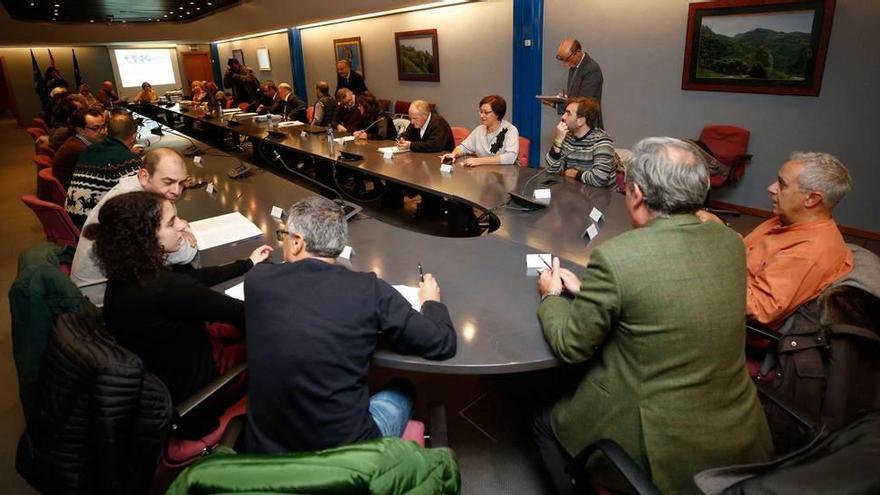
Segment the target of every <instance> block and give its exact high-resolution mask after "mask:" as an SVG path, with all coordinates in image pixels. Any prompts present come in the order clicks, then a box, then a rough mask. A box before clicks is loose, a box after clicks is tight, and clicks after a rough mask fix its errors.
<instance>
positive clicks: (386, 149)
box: [376, 146, 409, 155]
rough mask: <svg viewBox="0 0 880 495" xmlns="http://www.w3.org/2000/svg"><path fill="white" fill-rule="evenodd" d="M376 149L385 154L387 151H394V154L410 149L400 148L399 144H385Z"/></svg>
mask: <svg viewBox="0 0 880 495" xmlns="http://www.w3.org/2000/svg"><path fill="white" fill-rule="evenodd" d="M376 151H378V152H379V153H382V154H383V155H384V154H385V153H392V154H397V153H406V152H407V151H409V149H407V148H398V147H397V146H383V147H381V148H377V149H376Z"/></svg>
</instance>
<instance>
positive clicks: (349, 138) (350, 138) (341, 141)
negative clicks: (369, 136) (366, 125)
mask: <svg viewBox="0 0 880 495" xmlns="http://www.w3.org/2000/svg"><path fill="white" fill-rule="evenodd" d="M334 141H336V143H337V144H345V143H347V142H349V141H354V136H343V137H338V138H336V139H334Z"/></svg>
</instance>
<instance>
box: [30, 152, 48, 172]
mask: <svg viewBox="0 0 880 495" xmlns="http://www.w3.org/2000/svg"><path fill="white" fill-rule="evenodd" d="M34 165H35V166H36V167H37V172H39V171H40V170H42V169H44V168H52V157H51V156H49V155H34Z"/></svg>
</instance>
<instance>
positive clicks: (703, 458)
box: [535, 138, 772, 493]
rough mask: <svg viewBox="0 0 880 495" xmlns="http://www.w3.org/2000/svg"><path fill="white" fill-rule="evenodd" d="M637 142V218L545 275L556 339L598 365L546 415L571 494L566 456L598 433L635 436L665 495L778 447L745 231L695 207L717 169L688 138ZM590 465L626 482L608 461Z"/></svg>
mask: <svg viewBox="0 0 880 495" xmlns="http://www.w3.org/2000/svg"><path fill="white" fill-rule="evenodd" d="M633 152H634V155H635V156H634V160H633V162H632V164H631V165H630V166H629V167H628V168H627V172H626V205H627V211H628V213H629V216H630V219H631V221H632V224H633V226H634V227H635V229H634V230H631V231H629V232H626V233H624V234H621V235H619V236H617V237H615V238H613V239H610V240H608V241H606V242H605V243H603V244H602V245H601V246H599V247H597V248H596V249H594V250H593V252H592V254H591V257H590V262H589V264H588V265H587V269H586V273H585V274H584V276H583V278H582V279H581V280H578V278H577V276H575V275H574V274H573V273H572V272H570V271H568V270H565V269H562V268H560V267H559V260H558V259H555V260H553V266H552V268H551V269H549V270H546V271H544V273H542V274H541V277H540V278H539V281H538V292H540V294H541V297H542V302H541V304H540V306H539V308H538V319H539V320H540V322H541V327H542V328H543V331H544V337H545V338H546V339H547V342H548V343H549V344H550V348H551V349H552V350H553V353H554V354H555V355H556V356H557V357H558V358H559V359H560V360H562V361H564V362H566V363H584V362H585V364H586V368H585V369H586V371H585V374H584V376H583V377H582V379H581V380H580V383H579V384H578V386H577V388H576V389H575V390H574V392H573V393H572V394H571V395H568V396H565V397H563V398H562V399H561V400H559V401H558V402H557V403H556V405H554V406H553V407H552V408H551V409H546V410H544V411H542V412H541V413H539V415H538V417H537V418H536V421H535V434H536V441H537V443H538V446H539V449H540V451H541V454H542V457H543V458H544V462H545V465H546V466H547V468H548V471H549V472H550V474H551V477H552V479H553V482H554V484H555V485H556V487H557V489H558V491H559V492H560V493H571V484H570V481H569V478H568V476H567V475H566V473H565V470H564V468H565V465H566V463H567V462H569V461H570V460H571V458H572V457H573V456H574V455H576V454H577V453H578V452H579V451H580V450H581V449H583V448H584V447H586V446H587V445H588V444H590V443H591V442H593V441H595V440H598V439H600V438H610V439H612V440H614V441H616V442H617V443H619V444H620V445H621V446H623V448H624V449H625V450H626V451H627V452H628V453H629V455H630V456H632V457H633V459H635V461H636V462H637V463H638V464H639V465H641V467H642V468H643V469H645V471H646V472H648V473H649V474H650V476H651V478H652V479H653V481H654V483H655V484H656V485H657V487H658V488H659V489H660V491H661V493H694V492H698V491H697V487H696V485H694V482H693V480H692V476H693V475H694V474H696V473H698V472H700V471H702V470H704V469H708V468H712V467H718V466H724V465H729V464H740V463H751V462H762V461H766V460H767V459H769V457H770V456H771V455H772V442H771V440H770V433H769V430H768V427H767V421H766V419H765V417H764V413H763V411H762V410H761V407H760V405H759V403H758V399H757V395H756V391H755V387H754V385H753V384H752V382H751V381H750V380H749V377H748V374H747V372H746V367H745V355H744V345H745V316H744V315H745V299H746V298H745V294H746V291H745V280H746V272H745V252H744V249H743V244H742V240H741V239H740V238H739V236H738V235H736V233H735V232H733V231H732V230H730V229H727V228H724V227H723V226H721V225H718V224H716V223H712V222H710V223H702V222H700V220H699V219H698V218H697V217H696V216H695V215H694V212H695V211H696V210H697V209H699V208H700V207H701V206H702V204H703V201H704V200H705V198H706V194H707V192H708V189H709V177H708V171H707V167H706V165H705V163H703V161H702V159H701V158H700V155H699V153H698V152H697V151H696V150H695V149H694V148H693V147H692V146H691V145H690V144H687V143H685V142H683V141H681V140H678V139H673V138H647V139H644V140H642V141H641V142H639V143H638V144H636V146H635V148H634V149H633ZM717 260H723V261H721V262H718V261H717ZM563 292H568V293H569V294H571V295H573V296H574V300H573V301H569V300H567V299H566V298H564V297H562V293H563ZM596 457H600V456H596ZM590 468H591V473H594V474H596V475H597V476H599V477H600V479H603V480H605V481H606V483H608V482H610V483H611V484H613V483H614V479H609V478H610V476H609V475H610V474H611V473H610V471H609V470H608V469H607V466H603V465H597V466H593V465H591V466H590ZM603 468H604V469H603Z"/></svg>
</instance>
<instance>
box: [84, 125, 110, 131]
mask: <svg viewBox="0 0 880 495" xmlns="http://www.w3.org/2000/svg"><path fill="white" fill-rule="evenodd" d="M106 128H107V125H106V124H105V125H87V126H86V129H88V130H90V131H95V132H98V131H102V130H104V129H106Z"/></svg>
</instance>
